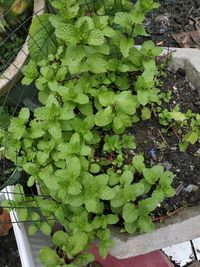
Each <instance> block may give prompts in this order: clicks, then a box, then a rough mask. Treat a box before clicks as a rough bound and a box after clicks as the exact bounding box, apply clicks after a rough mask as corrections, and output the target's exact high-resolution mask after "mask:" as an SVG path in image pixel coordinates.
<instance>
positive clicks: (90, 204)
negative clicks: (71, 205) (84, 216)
mask: <svg viewBox="0 0 200 267" xmlns="http://www.w3.org/2000/svg"><path fill="white" fill-rule="evenodd" d="M85 208H86V210H87V211H88V212H94V213H95V212H96V211H97V208H98V201H97V200H96V199H88V200H86V201H85Z"/></svg>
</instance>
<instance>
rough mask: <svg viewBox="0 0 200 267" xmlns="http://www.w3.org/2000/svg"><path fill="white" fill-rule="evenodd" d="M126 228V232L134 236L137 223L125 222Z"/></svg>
mask: <svg viewBox="0 0 200 267" xmlns="http://www.w3.org/2000/svg"><path fill="white" fill-rule="evenodd" d="M124 228H125V231H126V232H128V233H129V234H134V233H135V232H136V230H137V223H136V222H132V223H128V222H125V224H124Z"/></svg>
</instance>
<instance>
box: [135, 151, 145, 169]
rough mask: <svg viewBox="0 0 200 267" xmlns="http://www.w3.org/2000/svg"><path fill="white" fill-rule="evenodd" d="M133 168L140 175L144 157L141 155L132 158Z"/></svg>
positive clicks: (143, 166)
mask: <svg viewBox="0 0 200 267" xmlns="http://www.w3.org/2000/svg"><path fill="white" fill-rule="evenodd" d="M133 166H134V167H135V168H136V170H137V171H138V172H139V173H142V171H143V169H144V168H145V165H144V157H143V156H142V155H136V156H134V157H133Z"/></svg>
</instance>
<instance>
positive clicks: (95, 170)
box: [90, 163, 100, 173]
mask: <svg viewBox="0 0 200 267" xmlns="http://www.w3.org/2000/svg"><path fill="white" fill-rule="evenodd" d="M90 171H91V173H98V172H99V171H100V166H99V165H98V164H96V163H93V164H91V166H90Z"/></svg>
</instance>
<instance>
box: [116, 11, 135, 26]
mask: <svg viewBox="0 0 200 267" xmlns="http://www.w3.org/2000/svg"><path fill="white" fill-rule="evenodd" d="M114 23H116V24H119V25H121V26H123V27H129V26H131V25H132V16H131V15H130V14H129V13H127V12H117V13H116V14H115V18H114Z"/></svg>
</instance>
